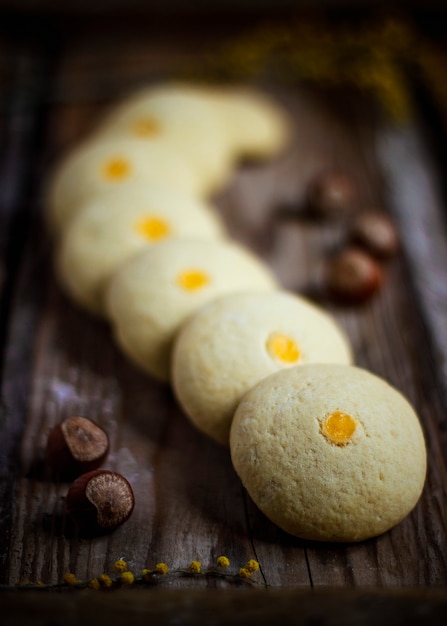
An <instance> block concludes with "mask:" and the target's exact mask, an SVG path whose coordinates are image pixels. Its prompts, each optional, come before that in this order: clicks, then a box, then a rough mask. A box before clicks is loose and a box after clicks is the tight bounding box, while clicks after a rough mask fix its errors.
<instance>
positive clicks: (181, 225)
mask: <svg viewBox="0 0 447 626" xmlns="http://www.w3.org/2000/svg"><path fill="white" fill-rule="evenodd" d="M225 235H226V230H225V227H224V225H223V222H222V220H221V218H220V216H219V213H218V212H217V210H216V209H214V208H213V207H212V206H211V205H210V204H209V203H207V202H205V201H204V200H201V199H199V198H198V197H195V196H191V195H187V194H185V193H182V192H179V191H176V190H175V189H170V188H163V187H155V186H154V187H150V186H146V185H144V184H142V183H137V182H133V183H127V184H123V185H121V186H120V187H119V189H117V190H116V191H115V190H113V191H111V190H107V191H105V192H102V193H97V194H95V195H94V196H93V198H91V199H90V200H88V201H87V202H86V203H85V205H83V206H80V207H79V208H78V211H77V212H76V215H74V217H73V218H72V219H71V221H70V227H69V228H66V229H65V231H64V232H63V234H62V236H61V237H60V240H59V242H58V245H57V250H56V261H55V263H56V270H57V274H58V277H59V279H60V282H61V284H62V285H63V287H64V288H65V290H66V291H67V293H68V295H70V297H72V298H73V299H74V300H75V301H76V302H77V303H78V304H79V305H81V306H82V307H84V308H86V309H87V310H88V311H90V312H91V313H94V314H98V315H103V313H104V310H103V290H104V286H105V284H106V283H107V280H108V278H109V276H110V275H111V274H112V273H113V272H114V271H115V270H116V269H117V268H118V267H119V266H120V265H121V264H122V263H123V262H124V261H126V260H127V259H129V258H130V257H131V256H132V255H133V254H135V253H137V252H139V251H140V250H141V249H143V248H145V247H148V246H154V245H159V244H160V243H161V242H163V241H166V240H167V239H171V238H174V239H175V238H178V237H197V238H198V239H201V238H206V239H216V238H222V237H224V236H225Z"/></svg>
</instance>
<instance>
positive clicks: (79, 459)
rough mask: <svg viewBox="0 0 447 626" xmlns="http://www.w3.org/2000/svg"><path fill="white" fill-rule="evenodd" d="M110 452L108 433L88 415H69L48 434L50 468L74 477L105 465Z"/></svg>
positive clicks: (51, 470) (47, 449) (47, 457)
mask: <svg viewBox="0 0 447 626" xmlns="http://www.w3.org/2000/svg"><path fill="white" fill-rule="evenodd" d="M108 452H109V439H108V436H107V433H106V432H105V431H104V430H103V429H102V428H101V427H100V426H98V424H96V423H95V422H93V421H92V420H90V419H88V418H86V417H79V416H73V417H68V418H67V419H65V420H63V421H62V422H61V423H59V424H56V426H54V427H53V428H52V429H51V431H50V433H49V434H48V439H47V445H46V451H45V458H46V465H47V467H48V468H49V470H50V472H51V473H52V474H53V475H54V476H56V477H59V478H60V479H66V480H72V479H73V478H75V477H76V476H79V475H80V474H83V473H85V472H89V471H91V470H93V469H96V468H98V467H100V465H102V463H103V462H104V461H105V459H106V457H107V454H108Z"/></svg>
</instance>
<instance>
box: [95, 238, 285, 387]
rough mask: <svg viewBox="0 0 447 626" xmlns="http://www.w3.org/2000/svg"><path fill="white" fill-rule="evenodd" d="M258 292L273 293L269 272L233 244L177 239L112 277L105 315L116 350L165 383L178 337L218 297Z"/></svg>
mask: <svg viewBox="0 0 447 626" xmlns="http://www.w3.org/2000/svg"><path fill="white" fill-rule="evenodd" d="M249 288H256V289H258V290H259V291H262V290H266V291H272V290H273V289H276V288H277V280H276V278H275V276H274V275H273V274H272V272H271V270H270V268H269V267H268V266H267V265H266V264H265V263H264V262H263V261H262V260H261V259H260V258H258V257H257V256H256V255H254V254H253V253H251V252H250V251H249V250H248V249H246V248H245V247H243V246H241V245H239V244H238V243H236V242H235V241H231V240H226V239H222V240H216V241H210V240H204V239H202V240H198V239H187V238H179V239H177V240H170V241H165V242H163V243H160V244H159V245H158V246H152V247H151V248H149V249H147V250H144V251H143V252H140V253H138V254H137V255H136V256H134V257H132V258H131V259H130V260H129V261H127V262H125V263H124V264H123V265H121V266H120V268H118V269H117V271H116V272H115V274H113V275H112V278H111V280H110V282H109V283H108V286H107V288H106V292H105V306H106V311H107V316H108V318H109V319H110V321H111V322H112V325H113V327H114V331H115V335H116V339H117V343H118V345H120V346H121V348H122V349H123V351H124V352H125V353H127V355H128V356H129V357H130V358H131V359H132V360H133V361H135V362H136V363H137V364H139V365H140V366H141V367H142V368H143V369H144V370H145V371H147V372H148V373H149V374H151V375H152V376H154V377H155V378H158V379H160V380H164V381H168V380H169V379H170V371H171V351H172V345H173V341H174V338H175V335H176V333H177V332H178V331H179V330H180V328H181V326H182V325H183V324H184V323H185V321H186V320H187V319H188V317H190V316H191V315H193V314H194V313H195V312H196V311H197V310H198V309H199V308H200V307H202V306H203V305H205V304H207V303H208V302H210V301H211V300H213V299H215V298H217V297H218V296H221V295H224V294H226V293H230V292H237V291H243V290H246V289H249Z"/></svg>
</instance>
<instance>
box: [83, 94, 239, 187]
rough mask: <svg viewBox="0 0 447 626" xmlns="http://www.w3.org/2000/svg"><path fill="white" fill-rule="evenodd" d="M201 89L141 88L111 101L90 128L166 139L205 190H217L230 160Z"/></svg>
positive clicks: (222, 130) (221, 126)
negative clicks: (190, 168) (96, 122)
mask: <svg viewBox="0 0 447 626" xmlns="http://www.w3.org/2000/svg"><path fill="white" fill-rule="evenodd" d="M207 93H208V92H207V90H206V89H202V88H199V87H194V86H192V85H186V84H182V83H166V84H160V85H157V84H156V85H152V86H149V87H146V88H144V89H141V90H139V91H137V92H135V93H132V94H130V95H128V96H127V97H125V98H124V99H123V100H122V101H121V102H119V103H118V104H116V105H114V106H113V107H112V108H111V110H110V111H109V113H108V114H107V115H106V116H105V117H104V118H103V119H102V120H101V121H100V122H99V123H98V126H97V128H96V130H95V131H94V132H95V134H96V135H98V136H124V137H131V138H134V139H135V138H137V139H140V140H142V141H144V142H147V143H148V144H151V143H158V142H159V141H160V140H161V141H167V142H169V143H170V144H171V145H172V146H173V148H174V150H177V151H180V153H181V154H183V155H185V156H186V157H187V159H188V161H190V162H191V163H192V164H193V165H194V168H195V169H196V170H197V171H198V172H200V173H201V176H202V179H203V186H204V189H206V191H207V192H209V193H213V192H215V191H219V190H220V189H222V187H224V186H225V185H226V184H227V183H228V181H229V179H230V176H231V174H232V173H233V160H232V158H231V157H232V153H231V151H230V150H229V148H228V139H227V129H226V124H225V123H224V121H223V120H222V117H221V115H220V111H219V109H218V108H217V107H216V105H215V103H214V102H213V100H212V99H211V98H210V97H209V96H208V95H207Z"/></svg>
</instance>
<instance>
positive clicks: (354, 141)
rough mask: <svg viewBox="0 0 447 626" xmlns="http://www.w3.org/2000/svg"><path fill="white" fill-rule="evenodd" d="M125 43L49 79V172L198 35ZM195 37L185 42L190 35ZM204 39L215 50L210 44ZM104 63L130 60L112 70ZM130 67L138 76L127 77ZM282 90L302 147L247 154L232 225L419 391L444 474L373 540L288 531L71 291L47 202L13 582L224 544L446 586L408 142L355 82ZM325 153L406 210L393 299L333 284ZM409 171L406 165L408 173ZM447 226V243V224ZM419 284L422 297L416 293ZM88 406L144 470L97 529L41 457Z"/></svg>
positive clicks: (18, 385)
mask: <svg viewBox="0 0 447 626" xmlns="http://www.w3.org/2000/svg"><path fill="white" fill-rule="evenodd" d="M111 42H112V40H111V39H110V40H109V45H107V46H100V47H98V44H97V42H95V44H93V43H91V42H90V41H89V40H88V39H87V40H82V43H81V44H79V42H77V41H75V40H70V41H68V42H67V45H66V48H65V51H64V55H63V56H62V58H61V63H60V65H59V68H58V71H57V73H56V74H55V77H54V78H55V81H54V85H53V89H52V91H51V92H50V93H51V94H53V95H54V100H52V99H48V101H47V103H46V105H47V107H48V112H49V123H48V125H47V126H46V134H45V137H44V139H45V141H44V143H43V145H42V146H41V148H42V153H41V154H42V155H43V163H44V168H45V169H44V172H43V174H45V173H48V172H49V169H48V168H49V167H50V166H51V163H52V159H53V158H56V157H57V156H58V155H59V153H60V151H61V150H63V149H66V148H69V147H70V146H71V145H73V144H74V142H75V141H76V140H77V139H78V138H79V137H81V136H82V135H83V134H84V133H85V132H86V129H88V128H89V127H90V125H91V124H92V123H93V122H94V120H95V119H96V118H97V116H99V115H100V114H101V112H102V111H103V110H104V108H105V106H107V104H108V103H110V102H111V101H112V99H113V97H114V95H115V94H116V95H118V94H119V93H121V92H122V90H123V89H124V87H123V86H124V85H126V86H130V83H132V84H135V85H136V84H137V83H140V82H141V81H142V80H143V79H144V78H148V77H149V78H150V79H154V78H155V77H156V70H157V67H160V65H159V59H160V58H163V59H166V58H167V60H165V65H163V72H164V73H168V74H169V73H170V72H171V71H173V70H174V69H175V67H176V65H177V63H178V58H179V57H180V56H181V51H182V48H181V42H176V47H175V54H173V55H172V57H169V55H168V57H166V56H165V55H166V50H167V47H168V46H167V44H166V42H162V45H161V44H160V48H158V45H159V43H158V42H153V41H149V40H147V39H139V38H136V39H135V38H134V39H129V38H126V37H123V38H122V39H120V40H119V41H116V42H114V45H113V46H112V45H111ZM190 45H191V44H190V42H189V43H188V44H187V45H186V49H187V50H189V51H190V52H191V50H190ZM192 56H193V57H194V58H195V59H196V60H197V59H200V54H199V53H198V52H197V53H194V54H193V55H192ZM104 67H114V68H116V71H115V72H114V73H111V74H110V76H108V77H107V78H106V79H104V80H103V82H101V80H99V79H100V78H101V76H102V73H103V68H104ZM128 67H130V68H132V69H131V70H130V77H131V78H129V76H126V69H127V68H128ZM163 72H162V73H163ZM157 77H159V74H157ZM98 80H99V82H98ZM275 95H277V97H278V98H279V99H281V101H283V102H284V105H285V106H287V107H288V108H289V110H290V111H291V113H292V114H293V116H294V118H295V120H296V123H297V135H296V142H295V145H294V147H293V149H292V150H291V152H290V153H288V154H287V155H285V156H284V157H283V158H281V159H279V160H278V161H277V162H274V163H268V164H264V165H259V166H256V167H255V166H253V165H251V166H244V167H241V168H240V170H239V171H238V172H237V173H236V174H235V177H234V179H233V181H232V182H231V183H230V185H229V187H228V189H226V190H225V191H224V192H223V193H222V194H220V195H219V197H218V198H216V203H217V205H218V207H219V209H220V210H221V212H222V215H223V217H224V219H225V220H226V222H227V224H228V225H229V228H230V232H231V234H232V236H233V237H235V238H237V239H239V240H240V241H242V242H243V243H244V244H246V245H247V246H249V247H251V248H252V249H253V250H255V251H256V252H257V253H259V254H260V255H261V256H262V257H263V258H265V259H266V261H267V262H268V263H269V264H270V265H271V266H272V268H273V269H275V271H276V272H277V274H278V276H279V278H280V280H281V281H282V283H283V285H284V286H285V287H287V288H289V289H295V290H298V291H300V292H303V293H311V294H313V295H314V296H315V298H316V299H317V300H318V301H319V302H320V303H321V304H322V305H324V306H326V307H327V308H328V309H329V310H330V311H332V312H333V314H334V315H335V316H336V317H337V318H338V319H339V320H340V322H341V324H342V325H343V326H344V327H345V329H346V331H347V332H348V334H349V336H350V338H351V340H352V343H353V346H354V350H355V354H356V360H357V362H358V363H359V364H360V365H362V366H363V367H366V368H369V369H370V370H372V371H374V372H375V373H377V374H379V375H382V376H383V377H385V378H387V379H388V380H389V381H390V382H391V383H392V384H394V385H395V386H396V387H398V388H399V389H401V390H402V391H403V392H404V393H405V394H406V395H408V397H409V398H410V400H411V401H412V402H413V403H414V405H415V407H416V409H417V411H418V413H419V414H420V415H421V419H422V420H423V425H424V430H425V432H426V435H427V442H428V447H429V474H428V479H427V485H426V489H425V491H424V494H423V497H422V499H421V501H420V503H419V504H418V506H417V508H416V509H415V511H414V512H413V513H412V514H411V515H410V516H409V517H408V518H407V519H406V520H404V522H402V524H400V525H399V526H398V527H396V528H395V529H393V530H392V531H390V532H389V533H387V534H386V535H384V536H382V537H379V538H377V539H372V540H370V541H367V542H363V543H362V544H358V545H340V546H333V545H315V544H313V543H311V542H304V541H300V540H298V539H295V538H293V537H290V536H288V535H286V534H285V533H283V532H281V531H280V530H279V529H277V528H276V527H275V526H274V525H273V524H271V523H270V522H269V521H268V520H267V519H266V518H265V517H264V516H263V515H262V514H260V512H259V511H258V510H257V509H256V507H255V506H254V505H253V503H251V501H250V499H249V498H248V497H247V495H246V494H245V492H244V490H243V489H242V487H241V485H240V483H239V481H238V479H237V477H236V475H235V473H234V470H233V469H232V467H231V463H230V459H229V455H228V451H226V450H224V449H221V448H219V447H218V446H216V445H215V444H213V443H212V442H210V441H208V440H206V439H205V438H204V437H203V436H201V435H200V434H199V433H198V432H196V431H195V430H194V429H193V428H192V426H190V424H189V423H188V422H187V420H186V419H185V417H184V416H183V415H182V413H181V411H180V410H179V408H178V406H177V405H176V403H175V399H174V398H173V397H172V393H171V391H170V390H169V389H168V388H166V387H164V386H161V385H159V384H157V383H155V382H153V381H151V380H150V379H148V377H146V376H144V375H143V374H142V373H141V372H139V371H137V370H136V368H134V367H133V366H132V365H131V364H130V363H129V362H128V361H127V359H126V358H125V357H124V356H123V355H122V354H120V352H119V350H118V349H117V347H116V346H115V345H114V342H113V340H112V337H111V333H110V330H109V328H108V327H107V325H106V324H105V323H102V322H98V321H97V320H93V319H92V318H90V317H89V316H88V315H86V314H85V313H84V312H82V311H80V310H79V309H77V308H76V307H75V305H74V304H73V303H71V302H69V301H68V300H67V299H66V298H65V296H64V295H63V294H62V292H61V290H60V289H59V286H58V285H57V283H56V281H55V278H54V276H53V272H52V250H51V241H50V240H49V238H48V234H47V233H46V232H45V228H44V225H43V223H42V221H41V220H39V219H38V220H37V223H36V228H35V230H33V232H32V233H30V235H31V236H30V237H28V238H26V239H25V241H24V244H23V245H24V248H23V254H21V255H20V264H19V265H18V271H17V274H16V279H15V280H14V282H13V283H12V286H13V292H12V294H11V295H12V298H13V299H12V300H11V302H12V313H11V325H10V327H9V328H8V336H7V346H6V352H5V369H4V381H3V394H4V398H5V399H6V401H7V404H8V405H10V406H11V407H13V411H12V413H11V415H12V416H13V419H14V423H15V424H16V425H17V424H19V425H22V424H23V426H24V435H23V438H22V439H21V448H20V451H19V458H17V459H16V466H15V472H16V473H17V475H18V476H17V482H16V483H15V485H14V497H13V501H12V503H11V505H10V508H9V509H8V511H9V515H10V517H9V518H8V529H9V532H10V535H8V537H7V541H6V543H7V544H8V548H9V557H8V559H7V561H5V565H6V571H5V572H4V582H8V583H11V584H14V583H16V582H18V581H20V580H25V579H31V580H43V581H44V582H46V583H57V582H59V581H61V579H62V577H63V575H64V573H65V572H67V571H74V572H75V573H76V575H77V576H78V577H79V578H83V579H84V578H86V579H87V578H90V577H93V576H97V575H98V574H100V573H102V572H103V571H105V572H108V573H110V572H111V571H113V563H114V561H115V560H116V559H117V558H119V557H124V558H126V560H127V561H128V563H129V566H130V567H131V568H132V570H134V571H135V572H138V571H139V570H141V569H142V568H143V567H153V566H154V565H155V563H157V562H159V561H165V562H167V563H168V564H169V565H170V567H173V568H176V567H185V566H186V567H187V565H188V563H189V562H190V561H191V560H193V559H199V560H201V561H202V562H203V564H204V566H206V567H207V566H211V565H212V564H213V563H214V562H215V559H216V558H217V556H219V554H222V553H225V554H227V555H228V556H229V557H230V559H231V561H232V564H233V565H232V567H233V568H236V569H237V567H238V566H240V565H243V564H244V563H245V561H246V560H247V559H249V558H255V559H257V560H259V561H260V563H261V571H260V573H259V574H257V575H256V579H257V580H259V581H260V582H262V583H266V584H267V585H270V586H273V587H277V586H283V587H289V586H294V587H305V588H308V587H310V586H313V587H315V588H318V589H324V588H325V587H326V586H335V587H346V588H350V589H351V588H354V587H369V588H374V589H377V588H379V587H410V586H411V587H428V586H435V585H442V586H445V584H446V581H447V538H446V529H445V523H444V520H445V513H446V503H447V494H446V485H447V481H446V458H445V446H443V441H444V440H443V436H444V435H443V434H442V432H441V431H442V424H443V423H444V421H443V420H444V419H445V417H444V416H445V399H444V396H443V390H442V385H440V384H439V378H437V374H436V371H437V366H438V364H439V358H440V357H439V355H438V354H437V353H434V354H432V349H431V348H428V347H427V328H428V329H433V328H434V327H433V326H432V317H431V314H430V312H428V313H429V314H427V305H430V302H431V300H430V297H431V290H429V293H428V294H427V293H426V290H425V283H426V281H425V279H422V280H421V278H420V276H419V278H418V276H417V274H416V276H415V274H414V272H415V267H416V269H417V266H418V263H427V259H426V258H425V257H424V258H423V259H422V260H420V259H419V260H418V257H417V256H412V255H413V245H412V244H411V237H413V236H414V232H413V231H411V233H409V231H408V229H410V228H411V226H410V225H411V222H407V221H406V218H405V215H406V213H405V212H406V211H407V210H408V209H407V207H408V203H407V199H408V198H407V195H406V193H404V191H405V189H404V188H403V187H402V185H403V184H404V183H405V184H406V174H407V173H408V170H407V161H406V159H405V158H402V157H401V156H400V153H399V152H397V153H396V152H394V153H393V152H388V151H387V153H386V154H387V158H388V159H390V158H391V156H393V158H392V159H391V163H390V162H389V161H385V160H384V159H383V153H382V152H380V153H379V154H378V153H377V144H376V139H377V135H376V133H377V125H376V122H377V120H376V119H375V117H374V116H372V115H371V114H370V112H368V111H365V110H364V108H363V106H362V102H360V101H357V100H356V99H355V98H353V100H352V102H351V103H350V106H349V110H348V111H344V112H343V111H342V110H341V109H338V108H336V107H335V106H334V105H335V100H334V99H333V98H328V97H327V96H325V94H324V93H313V92H310V91H307V90H304V89H302V88H297V89H296V90H294V91H287V92H286V93H283V92H282V90H278V89H277V90H275ZM420 148H421V146H420V145H419V144H416V145H415V146H413V155H415V154H416V155H417V158H418V159H419V161H418V163H419V165H418V167H419V168H421V169H420V170H418V171H422V172H424V176H427V175H428V174H429V173H430V172H431V171H432V168H431V164H430V162H429V161H428V160H427V158H426V155H425V154H424V153H423V152H422V151H421V150H420ZM31 162H33V163H35V161H31ZM326 164H335V165H338V166H339V167H343V168H344V169H346V170H347V171H349V172H351V173H352V175H353V176H354V177H355V178H356V180H357V181H358V184H359V188H360V193H361V199H362V204H364V205H365V206H371V205H376V204H380V205H383V206H384V208H385V209H390V210H391V211H392V212H393V215H396V216H397V218H399V219H398V223H399V229H400V233H401V236H402V239H403V244H404V248H403V250H404V252H403V253H402V254H401V255H400V256H399V257H398V258H397V259H395V260H394V261H393V262H392V263H391V264H390V265H389V267H388V271H387V281H386V283H385V286H384V288H383V289H382V291H381V292H380V294H379V295H378V296H377V298H375V299H374V300H372V301H371V302H369V303H367V304H366V305H365V306H362V307H358V308H357V307H356V308H352V307H341V306H335V304H334V303H332V302H331V301H329V300H328V299H327V298H326V297H325V294H324V292H321V290H319V287H320V285H319V272H320V269H321V264H322V263H323V262H324V260H325V258H326V256H327V255H328V254H329V253H330V252H331V251H332V250H333V248H334V247H336V246H338V245H340V243H341V242H342V241H343V238H344V236H345V228H344V226H343V224H340V223H337V224H334V223H328V222H315V221H309V220H306V219H305V218H304V215H303V212H302V204H303V198H304V194H305V190H306V185H307V182H308V180H309V178H310V177H311V176H312V174H313V173H314V172H315V171H318V169H319V168H320V167H322V166H323V165H326ZM410 165H411V163H410ZM391 166H392V167H391ZM393 168H394V169H393ZM402 171H404V172H405V175H402V176H396V173H397V174H400V173H401V172H402ZM390 177H391V178H390ZM384 178H385V180H386V181H389V180H392V181H393V185H395V186H397V187H394V192H395V194H394V196H393V197H390V196H389V194H388V193H387V189H386V188H384V185H383V180H384ZM424 180H426V181H428V183H427V184H426V185H425V186H423V187H422V188H421V189H419V188H418V192H419V193H420V194H422V193H423V194H424V195H423V197H422V200H424V201H426V202H428V203H430V204H431V205H432V214H433V217H436V215H437V212H438V210H439V207H438V205H437V204H436V203H432V202H431V198H432V196H431V194H432V191H433V185H432V183H433V180H432V179H431V178H430V177H429V178H426V177H425V178H424ZM43 183H44V176H43V177H42V178H41V179H40V178H39V179H38V178H36V177H35V178H34V182H33V187H32V189H30V194H29V198H30V199H32V203H31V204H32V211H34V212H36V213H37V215H38V212H39V211H41V210H42V209H43V206H42V201H43ZM402 193H404V202H402V197H401V194H402ZM393 198H394V200H393ZM396 200H397V204H398V208H396V207H395V205H394V201H396ZM285 206H287V208H288V210H287V211H284V207H285ZM399 211H400V213H399ZM400 216H401V217H400ZM438 236H439V242H440V244H441V243H442V241H443V234H442V230H439V235H438ZM444 241H445V240H444ZM441 260H442V259H441ZM428 261H429V262H428V267H426V268H425V269H424V271H429V268H431V270H434V271H435V272H436V274H437V275H438V277H440V279H442V278H443V277H444V278H445V266H444V265H442V264H438V263H439V257H438V255H434V256H433V257H431V256H430V259H429V260H428ZM407 286H409V287H410V288H407ZM416 293H418V294H419V296H420V298H421V299H422V300H423V302H421V305H419V302H418V305H415V303H414V298H415V294H416ZM435 293H436V294H437V295H439V293H440V292H439V291H437V290H436V291H435ZM442 293H443V292H442ZM429 308H430V307H429ZM435 324H436V322H435ZM432 374H433V377H432V376H431V375H432ZM73 413H82V414H85V415H88V416H89V417H92V418H93V419H96V420H97V421H99V422H100V423H101V424H102V425H103V426H104V427H106V429H107V430H108V431H109V433H110V434H111V444H112V449H111V455H110V457H109V459H108V466H109V467H111V468H112V469H116V470H117V471H121V472H122V473H123V474H125V475H127V476H128V477H129V478H130V479H131V482H132V484H133V486H134V488H135V491H136V496H137V506H136V509H135V512H134V515H133V516H132V518H131V519H130V520H129V521H128V522H127V523H126V524H125V525H124V526H123V527H121V528H120V529H118V531H116V532H115V533H113V534H112V535H110V536H108V537H103V538H100V539H95V540H93V541H87V540H84V539H81V538H79V537H77V536H69V534H68V532H67V531H68V529H67V528H66V527H65V526H64V518H63V515H62V513H63V501H64V496H65V493H66V489H67V485H66V484H64V483H61V484H58V483H53V482H49V481H48V480H45V477H44V476H43V475H42V473H41V472H40V471H39V470H40V467H41V466H40V460H41V457H42V453H43V448H44V445H45V441H46V436H47V433H48V430H49V429H50V427H51V426H52V425H53V424H55V423H56V422H57V421H59V420H60V419H61V418H62V417H65V416H67V415H69V414H73ZM11 419H12V418H11ZM15 427H16V426H15ZM20 427H21V426H20ZM9 428H12V426H10V425H9V423H8V425H7V429H9ZM11 458H12V457H11ZM10 493H11V492H10ZM6 543H5V545H6ZM232 584H234V583H230V582H227V581H226V580H224V579H221V578H216V577H196V578H191V577H181V576H167V577H166V578H165V579H163V580H160V583H159V585H158V588H163V587H177V588H185V587H186V588H192V587H199V588H206V587H214V586H218V587H220V588H221V589H224V588H225V590H226V591H228V587H230V586H231V585H232Z"/></svg>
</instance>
